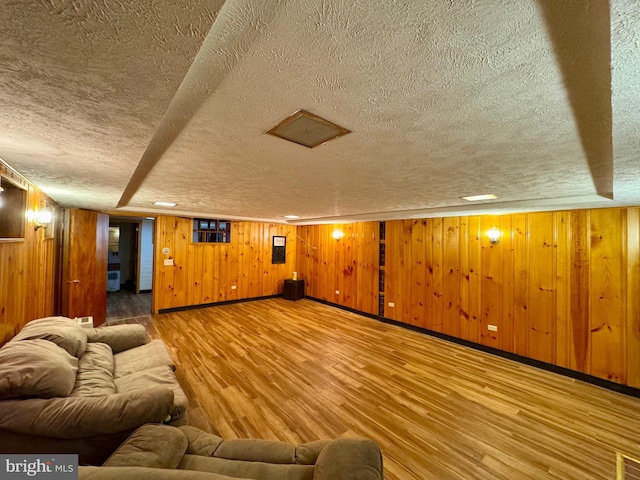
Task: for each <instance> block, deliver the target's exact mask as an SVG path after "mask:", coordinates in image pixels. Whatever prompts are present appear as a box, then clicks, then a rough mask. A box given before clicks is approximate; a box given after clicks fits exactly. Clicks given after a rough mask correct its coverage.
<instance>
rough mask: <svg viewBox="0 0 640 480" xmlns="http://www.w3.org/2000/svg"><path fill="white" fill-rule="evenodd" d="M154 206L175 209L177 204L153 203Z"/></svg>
mask: <svg viewBox="0 0 640 480" xmlns="http://www.w3.org/2000/svg"><path fill="white" fill-rule="evenodd" d="M153 204H154V205H156V206H158V207H175V206H176V205H177V203H172V202H153Z"/></svg>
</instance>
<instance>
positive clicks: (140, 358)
mask: <svg viewBox="0 0 640 480" xmlns="http://www.w3.org/2000/svg"><path fill="white" fill-rule="evenodd" d="M113 360H114V362H115V369H114V372H113V376H114V377H115V378H119V377H124V376H127V375H130V374H132V373H136V372H142V371H144V370H148V369H150V368H153V367H159V366H164V365H168V366H170V367H171V369H172V370H175V369H176V366H175V364H174V363H173V360H172V359H171V355H169V352H168V351H167V347H166V345H165V344H164V342H163V341H162V340H158V339H156V340H152V341H150V342H149V343H147V344H146V345H142V346H140V347H137V348H132V349H131V350H125V351H124V352H120V353H116V354H115V355H114V356H113Z"/></svg>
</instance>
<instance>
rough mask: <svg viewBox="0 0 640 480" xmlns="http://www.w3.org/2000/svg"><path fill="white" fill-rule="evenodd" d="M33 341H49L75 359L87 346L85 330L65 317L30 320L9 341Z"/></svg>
mask: <svg viewBox="0 0 640 480" xmlns="http://www.w3.org/2000/svg"><path fill="white" fill-rule="evenodd" d="M35 339H42V340H49V341H50V342H53V343H55V344H56V345H58V346H59V347H61V348H64V349H65V350H66V351H67V352H69V353H70V354H71V355H73V356H74V357H76V358H78V357H79V356H80V355H82V354H83V353H84V349H85V347H86V345H87V333H86V332H85V329H84V328H82V327H81V326H80V324H78V323H76V322H75V321H74V320H72V319H70V318H67V317H46V318H39V319H37V320H32V321H30V322H29V323H27V324H26V325H25V326H24V327H23V328H22V330H21V331H20V332H19V333H18V334H17V335H16V336H15V337H13V338H12V339H11V341H12V342H15V341H19V340H35Z"/></svg>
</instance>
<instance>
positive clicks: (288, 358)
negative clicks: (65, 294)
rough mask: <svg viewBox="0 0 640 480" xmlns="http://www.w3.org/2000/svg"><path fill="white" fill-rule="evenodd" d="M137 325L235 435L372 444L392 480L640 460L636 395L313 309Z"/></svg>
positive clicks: (203, 406)
mask: <svg viewBox="0 0 640 480" xmlns="http://www.w3.org/2000/svg"><path fill="white" fill-rule="evenodd" d="M137 321H141V322H142V323H146V324H147V326H148V328H149V329H150V330H151V332H152V334H153V335H155V336H158V337H161V338H162V339H164V340H165V342H167V344H168V345H169V346H170V349H171V353H172V355H173V356H174V359H175V360H176V363H177V365H178V371H177V373H178V375H179V380H180V381H181V383H182V384H183V386H184V387H185V390H186V392H187V395H188V396H189V399H190V402H191V406H190V422H191V423H192V424H194V425H196V426H199V427H200V428H204V429H206V430H209V431H218V432H219V433H220V434H221V435H222V436H224V437H226V438H234V437H254V438H267V439H274V440H284V441H290V442H306V441H310V440H315V439H318V438H335V437H340V436H343V437H354V436H365V437H370V438H373V439H375V440H376V441H377V442H378V443H379V444H380V446H381V448H382V450H383V453H384V462H385V464H384V466H385V478H386V479H387V480H414V479H415V480H425V479H439V480H444V479H505V480H507V479H508V480H514V479H529V478H535V479H543V478H544V479H546V478H550V479H569V478H571V479H613V478H615V473H616V470H615V460H616V452H617V451H622V452H623V453H626V454H628V455H631V456H634V457H638V456H640V435H639V433H640V400H639V399H637V398H633V397H629V396H625V395H622V394H619V393H615V392H612V391H609V390H605V389H602V388H600V387H596V386H593V385H590V384H587V383H583V382H580V381H578V380H574V379H570V378H566V377H563V376H560V375H557V374H553V373H549V372H546V371H543V370H539V369H536V368H533V367H529V366H526V365H522V364H519V363H516V362H513V361H510V360H507V359H503V358H499V357H495V356H492V355H489V354H485V353H482V352H478V351H475V350H473V349H470V348H466V347H463V346H459V345H455V344H451V343H448V342H446V341H443V340H439V339H435V338H431V337H429V336H425V335H423V334H420V333H416V332H413V331H409V330H406V329H403V328H401V327H397V326H393V325H388V324H385V323H382V322H378V321H376V320H373V319H369V318H366V317H362V316H359V315H356V314H352V313H349V312H345V311H343V310H339V309H335V308H333V307H330V306H327V305H322V304H319V303H316V302H313V301H310V300H301V301H298V302H290V301H286V300H283V299H280V298H276V299H269V300H264V301H255V302H247V303H239V304H232V305H225V306H219V307H213V308H207V309H200V310H189V311H184V312H179V313H171V314H163V315H157V316H153V317H148V318H146V319H138V320H137Z"/></svg>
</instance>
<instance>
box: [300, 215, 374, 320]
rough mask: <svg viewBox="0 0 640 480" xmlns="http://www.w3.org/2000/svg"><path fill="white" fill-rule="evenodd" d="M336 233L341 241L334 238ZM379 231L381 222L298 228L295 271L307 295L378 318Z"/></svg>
mask: <svg viewBox="0 0 640 480" xmlns="http://www.w3.org/2000/svg"><path fill="white" fill-rule="evenodd" d="M335 230H339V231H341V232H343V233H344V237H342V238H340V239H338V240H336V239H335V238H333V237H332V234H333V232H334V231H335ZM379 230H380V222H365V223H352V224H334V225H313V226H303V227H298V261H297V267H296V268H297V269H298V276H299V278H302V279H304V280H305V283H306V295H307V296H310V297H314V298H317V299H320V300H325V301H328V302H331V303H335V304H337V305H342V306H344V307H349V308H353V309H356V310H359V311H361V312H365V313H370V314H374V315H377V314H378V273H379V267H378V265H379V263H378V252H379V247H380V245H379V242H380V240H379V238H380V237H379ZM336 291H338V292H339V293H336Z"/></svg>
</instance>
